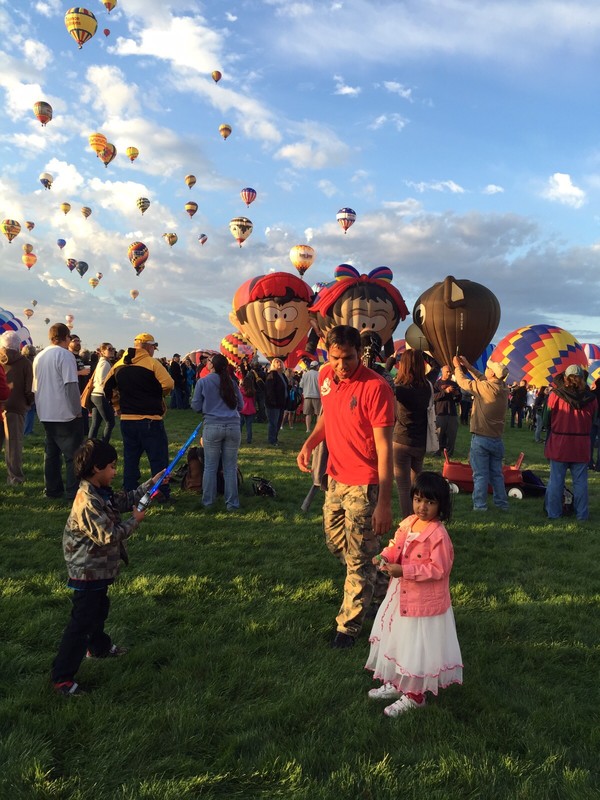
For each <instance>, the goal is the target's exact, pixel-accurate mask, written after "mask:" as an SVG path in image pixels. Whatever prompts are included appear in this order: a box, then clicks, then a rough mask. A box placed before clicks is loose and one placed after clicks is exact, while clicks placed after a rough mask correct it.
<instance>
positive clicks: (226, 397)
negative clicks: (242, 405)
mask: <svg viewBox="0 0 600 800" xmlns="http://www.w3.org/2000/svg"><path fill="white" fill-rule="evenodd" d="M211 360H212V365H213V369H214V371H215V373H216V374H217V375H218V376H219V378H220V380H221V387H220V389H219V394H220V395H221V397H222V399H223V402H224V403H225V405H226V406H229V408H235V407H236V406H237V396H236V393H235V389H234V387H233V381H232V380H231V375H230V374H229V361H227V359H226V358H225V356H222V355H221V353H215V355H214V356H212V359H211Z"/></svg>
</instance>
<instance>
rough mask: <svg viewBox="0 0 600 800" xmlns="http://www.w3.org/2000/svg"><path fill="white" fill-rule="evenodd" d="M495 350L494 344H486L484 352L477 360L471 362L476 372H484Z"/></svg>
mask: <svg viewBox="0 0 600 800" xmlns="http://www.w3.org/2000/svg"><path fill="white" fill-rule="evenodd" d="M495 349H496V345H495V344H488V346H487V347H486V348H485V350H484V351H483V353H482V354H481V355H480V356H479V358H478V359H476V360H475V361H473V362H472V364H473V366H474V367H475V369H476V370H477V372H485V370H486V366H487V362H488V360H489V358H490V357H491V355H492V353H493V352H494V350H495Z"/></svg>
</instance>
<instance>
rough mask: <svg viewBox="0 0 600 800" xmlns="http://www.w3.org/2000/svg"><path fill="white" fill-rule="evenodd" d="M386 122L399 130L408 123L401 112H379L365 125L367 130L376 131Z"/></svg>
mask: <svg viewBox="0 0 600 800" xmlns="http://www.w3.org/2000/svg"><path fill="white" fill-rule="evenodd" d="M388 123H389V124H391V125H393V126H394V127H395V128H396V130H397V131H401V130H403V129H404V128H405V127H406V126H407V125H408V120H407V119H406V118H405V117H403V116H402V115H401V114H396V113H393V114H380V115H379V116H378V117H375V119H374V120H373V122H371V123H370V124H369V125H367V127H368V128H369V130H372V131H376V130H379V128H383V126H384V125H387V124H388Z"/></svg>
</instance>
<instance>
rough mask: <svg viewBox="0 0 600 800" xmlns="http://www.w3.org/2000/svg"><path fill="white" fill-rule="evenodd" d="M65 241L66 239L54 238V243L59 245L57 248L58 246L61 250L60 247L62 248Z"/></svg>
mask: <svg viewBox="0 0 600 800" xmlns="http://www.w3.org/2000/svg"><path fill="white" fill-rule="evenodd" d="M66 243H67V241H66V239H57V240H56V244H57V245H58V246H59V248H60V249H61V250H62V249H63V247H64V246H65V245H66Z"/></svg>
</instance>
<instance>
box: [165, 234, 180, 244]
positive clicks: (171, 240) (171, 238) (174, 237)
mask: <svg viewBox="0 0 600 800" xmlns="http://www.w3.org/2000/svg"><path fill="white" fill-rule="evenodd" d="M163 239H164V240H165V241H166V242H167V244H168V245H169V247H173V245H174V244H175V242H176V241H177V234H176V233H163Z"/></svg>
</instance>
